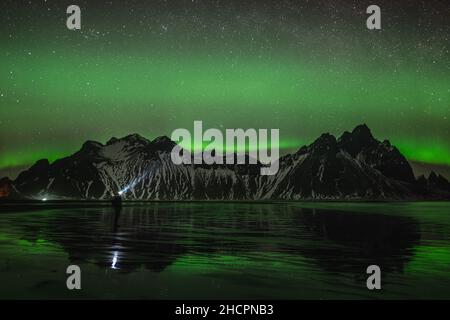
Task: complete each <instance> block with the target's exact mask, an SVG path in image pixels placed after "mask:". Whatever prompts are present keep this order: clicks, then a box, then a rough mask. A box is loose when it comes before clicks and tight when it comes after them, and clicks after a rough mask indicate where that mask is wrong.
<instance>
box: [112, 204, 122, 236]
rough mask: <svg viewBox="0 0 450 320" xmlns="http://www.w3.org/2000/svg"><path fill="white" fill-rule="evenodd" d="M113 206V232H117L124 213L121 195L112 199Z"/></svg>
mask: <svg viewBox="0 0 450 320" xmlns="http://www.w3.org/2000/svg"><path fill="white" fill-rule="evenodd" d="M111 204H112V205H113V207H114V225H113V232H117V227H118V224H119V217H120V211H122V197H121V196H120V195H116V196H114V198H112V199H111Z"/></svg>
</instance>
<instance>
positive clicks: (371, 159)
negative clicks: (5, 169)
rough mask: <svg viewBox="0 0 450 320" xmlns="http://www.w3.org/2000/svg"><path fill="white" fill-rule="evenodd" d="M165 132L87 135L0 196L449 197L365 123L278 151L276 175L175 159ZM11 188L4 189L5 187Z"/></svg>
mask: <svg viewBox="0 0 450 320" xmlns="http://www.w3.org/2000/svg"><path fill="white" fill-rule="evenodd" d="M174 145H175V143H174V142H173V141H171V140H170V139H169V138H167V137H159V138H157V139H155V140H153V141H149V140H147V139H145V138H143V137H141V136H139V135H137V134H133V135H129V136H126V137H124V138H121V139H116V138H112V139H110V140H109V141H108V142H107V143H106V144H105V145H103V144H101V143H99V142H95V141H87V142H86V143H84V144H83V146H82V148H81V149H80V151H78V152H76V153H75V154H73V155H71V156H69V157H66V158H62V159H59V160H57V161H55V162H53V163H51V164H50V163H49V162H48V160H46V159H43V160H39V161H37V162H36V163H35V164H34V165H33V166H32V167H30V168H29V169H28V170H26V171H23V172H22V173H21V174H20V175H19V176H18V177H17V179H16V180H14V181H10V180H8V179H2V180H1V181H2V186H3V187H2V190H4V191H3V193H2V194H3V195H8V196H9V197H19V198H34V199H42V198H47V199H110V198H111V197H112V196H114V195H117V194H118V192H121V194H122V196H123V197H124V198H125V199H136V200H137V199H141V200H196V199H199V200H200V199H205V200H208V199H210V200H264V199H289V200H299V199H425V198H441V199H442V198H448V195H449V194H450V184H449V182H448V181H447V180H445V178H444V177H442V176H437V175H435V174H434V175H433V176H430V179H426V178H424V177H421V178H420V179H419V180H416V179H415V177H414V174H413V171H412V169H411V166H410V165H409V163H408V161H407V160H406V159H405V157H404V156H403V155H402V154H401V153H400V152H399V150H398V149H397V148H396V147H394V146H392V145H391V144H390V143H389V141H387V140H386V141H383V142H380V141H378V140H377V139H375V138H374V137H373V136H372V134H371V132H370V130H369V128H368V127H367V126H366V125H359V126H357V127H356V128H355V129H354V130H353V131H352V132H345V133H344V134H343V135H342V136H341V137H340V138H339V139H336V138H335V137H334V136H332V135H330V134H323V135H322V136H320V137H319V138H318V139H317V140H316V141H314V142H313V143H312V144H310V145H309V146H304V147H302V148H300V150H298V151H297V152H295V153H293V154H289V155H286V156H283V157H281V158H280V160H279V161H280V168H279V171H278V173H277V174H276V175H273V176H262V175H260V165H250V164H244V165H226V164H224V165H217V164H215V165H206V164H202V165H194V164H192V165H175V164H174V163H173V162H172V160H171V157H170V152H171V150H172V149H173V147H174ZM5 190H6V191H5Z"/></svg>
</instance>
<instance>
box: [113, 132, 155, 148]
mask: <svg viewBox="0 0 450 320" xmlns="http://www.w3.org/2000/svg"><path fill="white" fill-rule="evenodd" d="M117 142H140V143H142V144H147V143H149V142H150V141H149V140H148V139H146V138H144V137H143V136H141V135H139V134H137V133H133V134H129V135H127V136H125V137H122V138H116V137H112V138H111V139H109V140H108V142H106V145H107V146H109V145H112V144H115V143H117Z"/></svg>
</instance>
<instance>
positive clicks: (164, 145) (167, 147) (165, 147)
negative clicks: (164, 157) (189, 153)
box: [149, 136, 176, 152]
mask: <svg viewBox="0 0 450 320" xmlns="http://www.w3.org/2000/svg"><path fill="white" fill-rule="evenodd" d="M175 145H176V143H175V142H174V141H172V140H171V139H170V138H169V137H167V136H160V137H157V138H155V139H153V141H151V142H150V144H149V147H150V148H151V149H153V150H155V151H161V152H170V151H172V149H173V147H174V146H175Z"/></svg>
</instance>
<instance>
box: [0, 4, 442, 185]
mask: <svg viewBox="0 0 450 320" xmlns="http://www.w3.org/2000/svg"><path fill="white" fill-rule="evenodd" d="M71 4H77V5H79V6H80V8H81V19H82V22H81V24H82V28H81V30H75V31H73V30H72V31H71V30H68V29H67V27H66V18H67V14H66V8H67V7H68V6H69V5H71ZM370 4H377V5H379V6H380V7H381V12H382V16H381V20H382V30H368V29H367V28H366V19H367V17H368V14H366V8H367V7H368V6H369V5H370ZM0 10H1V15H2V18H1V20H0V43H1V47H0V48H1V49H0V176H4V175H8V176H10V177H11V178H14V177H15V176H16V175H17V173H18V172H19V171H20V170H23V169H24V168H26V167H28V166H30V165H31V164H32V163H34V162H35V161H36V160H38V159H41V158H48V159H49V160H50V161H53V160H55V159H57V158H60V157H62V156H66V155H69V154H71V153H73V152H76V151H77V150H79V148H80V147H81V145H82V143H83V142H84V141H86V140H97V141H100V142H103V143H104V142H106V141H107V140H108V139H109V138H111V137H113V136H115V137H121V136H125V135H127V134H130V133H139V134H141V135H142V136H144V137H147V138H149V139H152V138H155V137H157V136H161V135H167V136H170V134H171V132H172V131H173V130H174V129H176V128H188V129H190V130H192V127H193V121H194V120H202V121H203V123H204V127H205V128H219V129H223V130H224V129H225V128H279V129H280V147H281V153H286V152H291V151H294V150H297V149H298V148H299V147H300V146H301V145H303V144H309V143H311V142H312V141H313V140H314V139H315V138H317V137H318V136H319V135H320V134H321V133H323V132H330V133H332V134H335V135H340V134H341V133H342V132H343V131H344V130H351V129H353V128H354V127H355V126H356V125H358V124H360V123H366V124H367V125H368V126H369V127H370V128H371V129H372V132H373V134H374V135H375V136H376V137H377V138H379V139H380V140H382V139H390V141H391V142H392V143H393V144H394V145H396V146H397V147H398V148H399V149H400V150H401V151H402V152H403V153H404V154H405V155H406V157H407V158H408V159H409V160H410V161H411V162H413V163H418V164H420V165H421V168H426V167H427V165H429V166H438V167H440V168H446V167H448V166H449V165H450V138H449V129H450V125H449V116H450V70H449V69H450V55H449V37H450V22H449V16H450V4H449V3H448V1H445V0H442V1H438V0H430V1H386V0H376V1H364V0H357V1H353V0H348V1H343V0H334V1H331V0H330V1H328V0H327V1H325V0H317V1H312V0H309V1H307V0H283V1H264V0H258V1H256V0H249V1H245V0H208V1H207V0H204V1H201V0H186V1H181V0H166V1H162V0H158V1H156V0H155V1H151V0H149V1H138V0H135V1H99V0H96V1H94V0H91V1H78V0H71V1H65V0H47V1H45V0H31V1H8V0H6V1H5V0H3V1H1V3H0Z"/></svg>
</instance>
